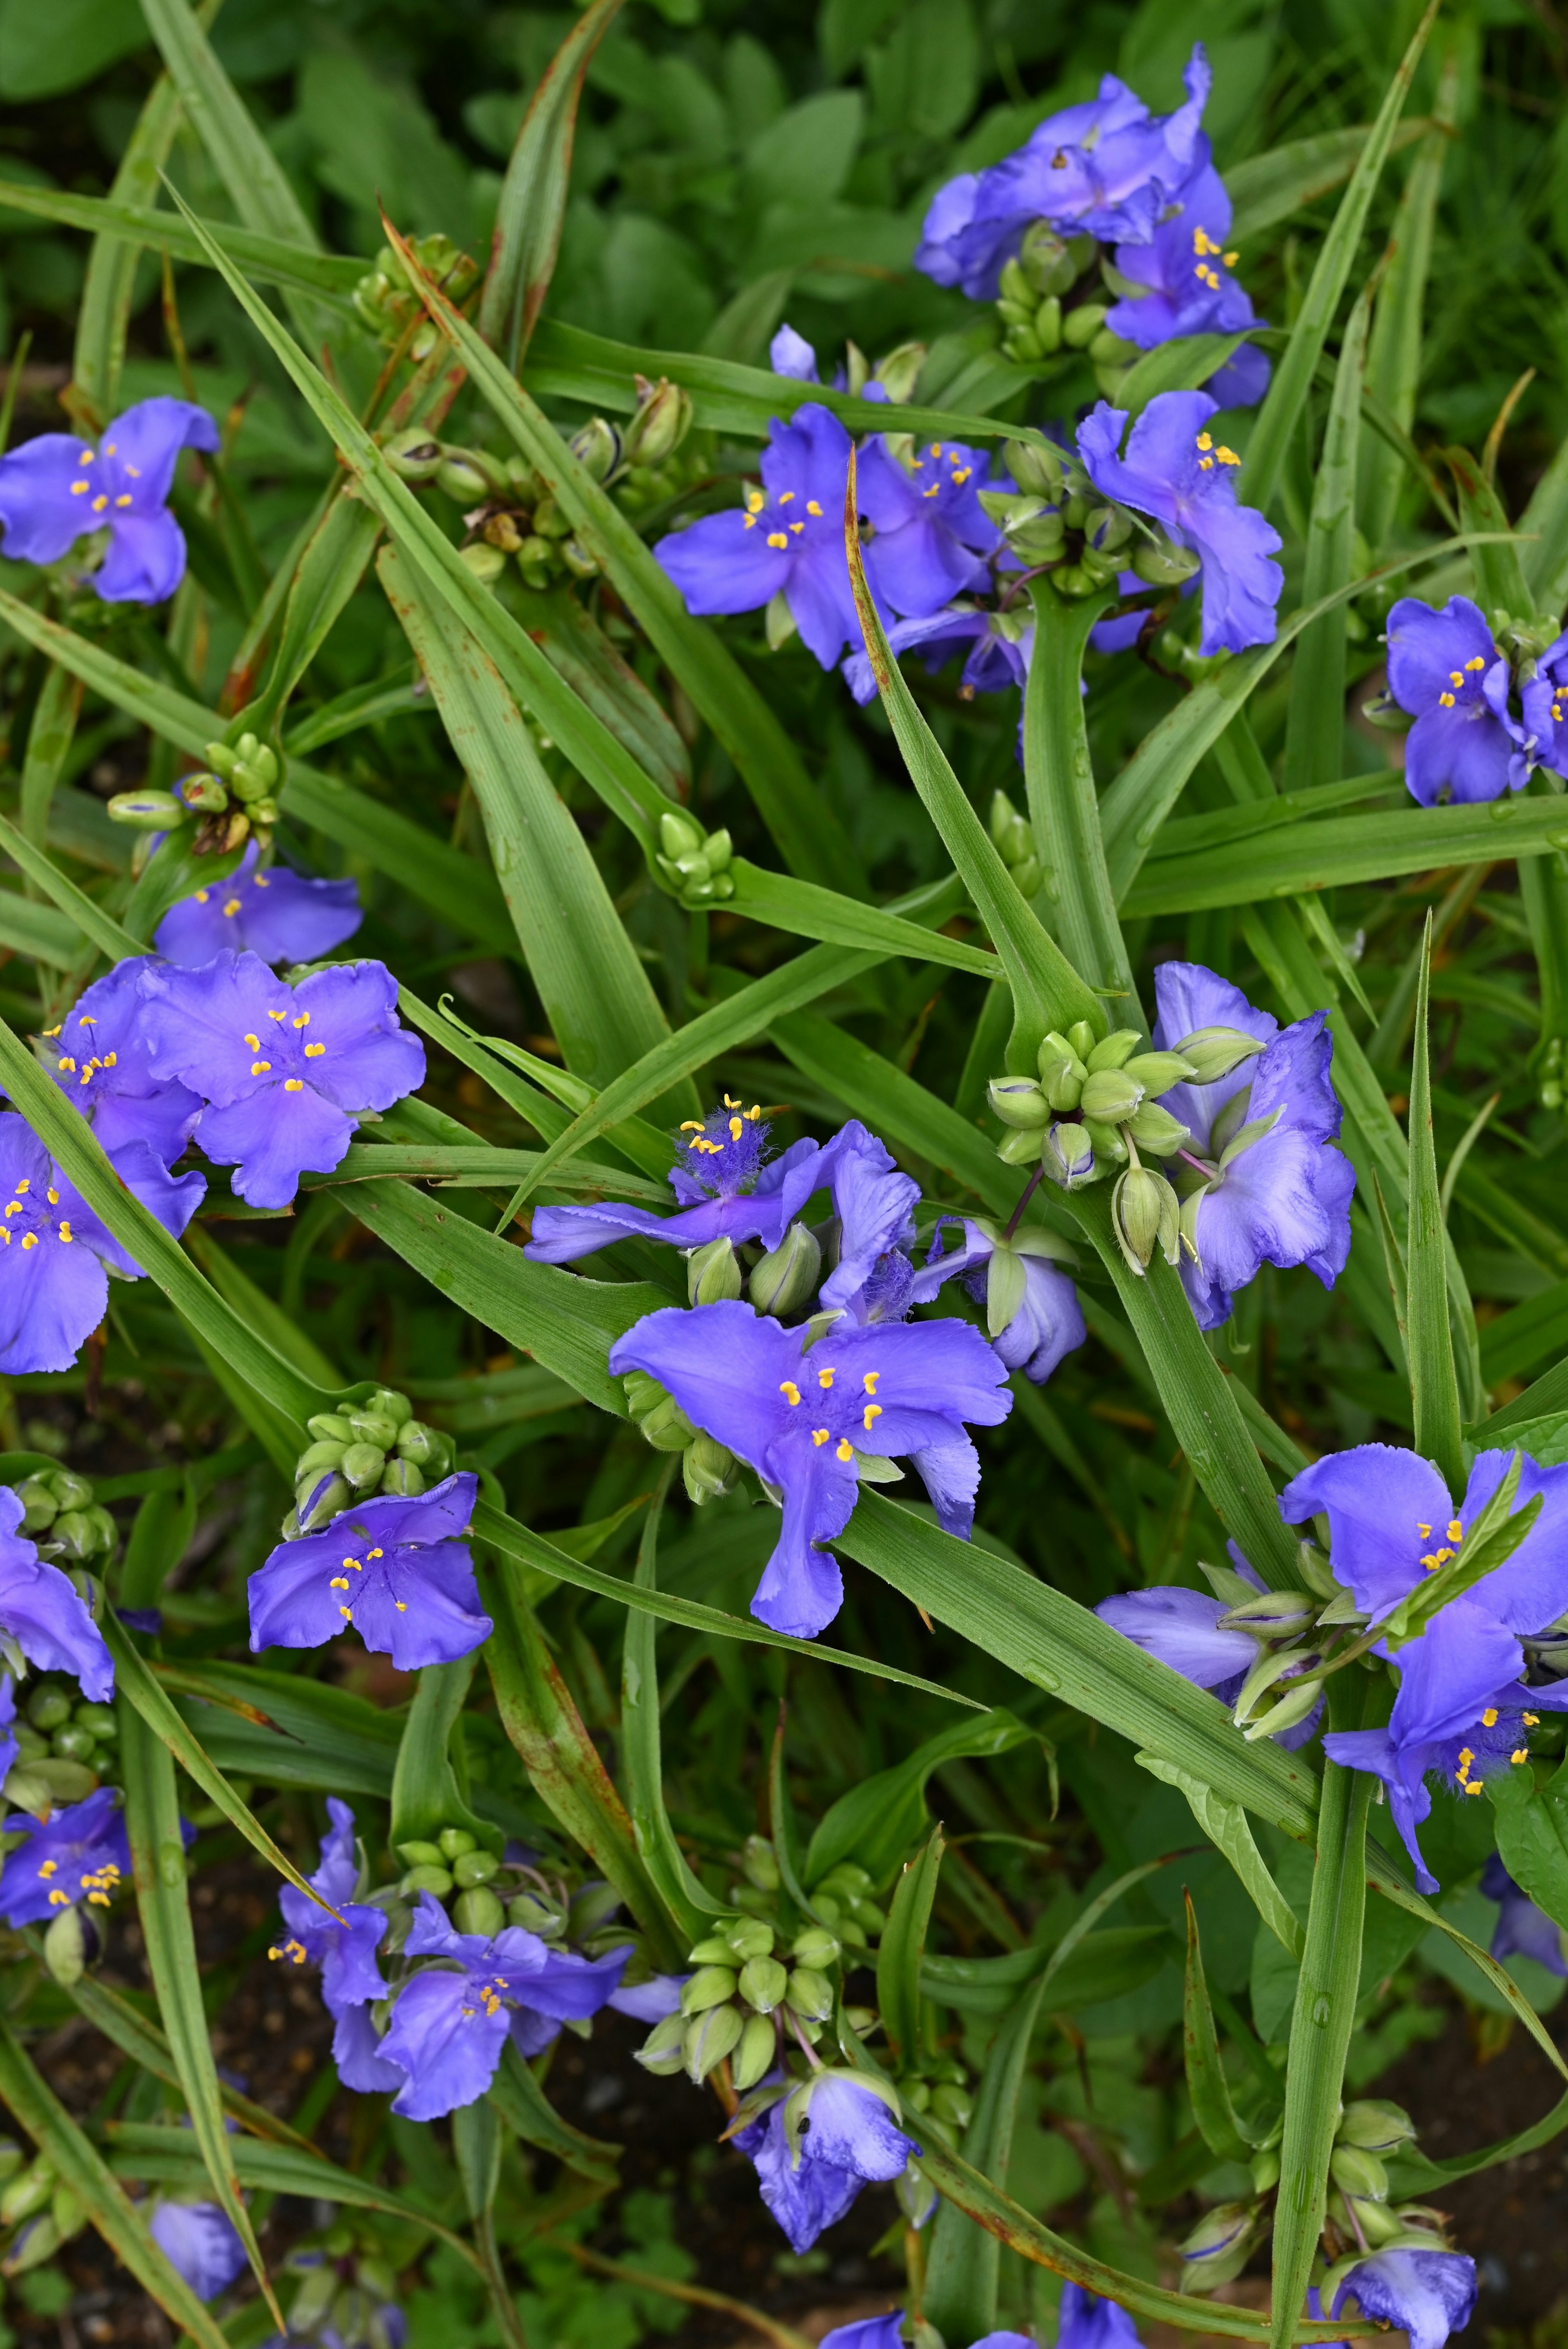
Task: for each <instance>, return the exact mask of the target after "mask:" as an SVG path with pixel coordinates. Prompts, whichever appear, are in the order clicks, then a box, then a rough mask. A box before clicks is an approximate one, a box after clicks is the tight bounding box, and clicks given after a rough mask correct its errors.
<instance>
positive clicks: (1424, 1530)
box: [1416, 1525, 1432, 1541]
mask: <svg viewBox="0 0 1568 2349" xmlns="http://www.w3.org/2000/svg"><path fill="white" fill-rule="evenodd" d="M1416 1531H1417V1532H1418V1534H1419V1535H1420V1537H1421V1539H1422V1540H1423V1541H1430V1540H1431V1538H1432V1529H1431V1527H1430V1526H1422V1525H1418V1526H1417V1527H1416Z"/></svg>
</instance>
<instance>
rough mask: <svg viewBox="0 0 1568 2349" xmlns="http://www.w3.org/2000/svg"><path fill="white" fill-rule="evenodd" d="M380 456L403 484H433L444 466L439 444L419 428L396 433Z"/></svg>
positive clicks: (415, 426) (414, 425)
mask: <svg viewBox="0 0 1568 2349" xmlns="http://www.w3.org/2000/svg"><path fill="white" fill-rule="evenodd" d="M381 453H382V455H383V456H384V457H385V458H386V460H387V463H388V464H389V465H390V466H391V468H392V471H394V472H395V473H396V474H397V477H398V479H399V480H400V481H434V480H435V478H436V475H437V474H438V472H439V471H440V470H441V465H442V462H443V459H442V454H441V444H440V442H439V441H438V440H436V439H435V438H434V436H433V435H432V434H431V433H429V432H428V431H427V430H426V429H425V427H424V426H423V425H421V424H410V425H409V426H408V428H407V430H406V431H404V432H395V433H394V434H393V436H392V438H391V440H388V441H387V446H386V447H385V449H384V450H382V452H381Z"/></svg>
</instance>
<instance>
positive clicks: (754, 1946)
mask: <svg viewBox="0 0 1568 2349" xmlns="http://www.w3.org/2000/svg"><path fill="white" fill-rule="evenodd" d="M721 1930H722V1936H723V1939H724V1940H725V1941H726V1942H727V1944H728V1946H729V1948H730V1949H731V1950H733V1951H734V1952H735V1954H736V1956H737V1957H738V1959H739V1960H740V1961H741V1962H742V1963H743V1964H744V1963H745V1961H747V1960H748V1958H766V1957H769V1956H771V1954H772V1951H773V1928H772V1926H771V1925H770V1924H769V1922H768V1920H767V1919H766V1917H744V1916H742V1917H736V1918H733V1919H731V1920H729V1922H727V1924H726V1925H724V1926H723V1928H722V1929H721Z"/></svg>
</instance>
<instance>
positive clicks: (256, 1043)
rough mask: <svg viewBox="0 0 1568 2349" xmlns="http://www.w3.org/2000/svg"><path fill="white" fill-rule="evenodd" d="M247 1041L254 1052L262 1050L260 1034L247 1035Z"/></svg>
mask: <svg viewBox="0 0 1568 2349" xmlns="http://www.w3.org/2000/svg"><path fill="white" fill-rule="evenodd" d="M245 1041H246V1043H247V1044H248V1045H249V1046H250V1048H251V1050H252V1051H253V1052H259V1051H260V1050H261V1049H262V1040H261V1038H260V1037H259V1036H247V1037H246V1039H245Z"/></svg>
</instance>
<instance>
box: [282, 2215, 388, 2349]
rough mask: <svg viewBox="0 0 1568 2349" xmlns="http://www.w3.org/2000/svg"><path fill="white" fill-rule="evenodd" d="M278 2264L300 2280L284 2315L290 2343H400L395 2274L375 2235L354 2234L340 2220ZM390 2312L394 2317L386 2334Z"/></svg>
mask: <svg viewBox="0 0 1568 2349" xmlns="http://www.w3.org/2000/svg"><path fill="white" fill-rule="evenodd" d="M281 2264H282V2269H283V2273H284V2276H285V2277H297V2278H298V2279H299V2285H298V2289H297V2291H296V2292H294V2298H293V2300H292V2302H290V2305H289V2312H288V2338H289V2339H290V2340H291V2341H296V2340H302V2341H303V2340H314V2341H334V2342H341V2344H343V2349H396V2344H397V2343H399V2342H400V2341H401V2340H402V2337H403V2335H402V2327H401V2324H400V2323H399V2322H398V2321H397V2314H396V2307H397V2271H396V2269H395V2268H394V2266H393V2264H392V2262H391V2261H390V2260H388V2259H387V2256H386V2254H385V2253H384V2252H383V2251H382V2249H381V2247H380V2245H379V2244H378V2243H377V2241H376V2240H375V2239H374V2237H372V2236H370V2235H363V2236H359V2235H356V2233H355V2230H354V2229H353V2227H352V2226H350V2225H349V2224H347V2223H346V2221H344V2220H339V2221H338V2223H337V2224H336V2225H335V2226H334V2227H329V2228H328V2229H327V2230H325V2233H323V2234H319V2235H311V2236H307V2237H306V2239H305V2240H304V2242H302V2243H296V2244H295V2245H294V2249H293V2250H292V2251H290V2252H289V2254H288V2256H287V2258H286V2259H285V2260H284V2261H282V2263H281ZM388 2314H391V2315H392V2317H393V2323H392V2326H391V2329H390V2330H389V2329H388V2325H387V2317H388Z"/></svg>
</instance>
